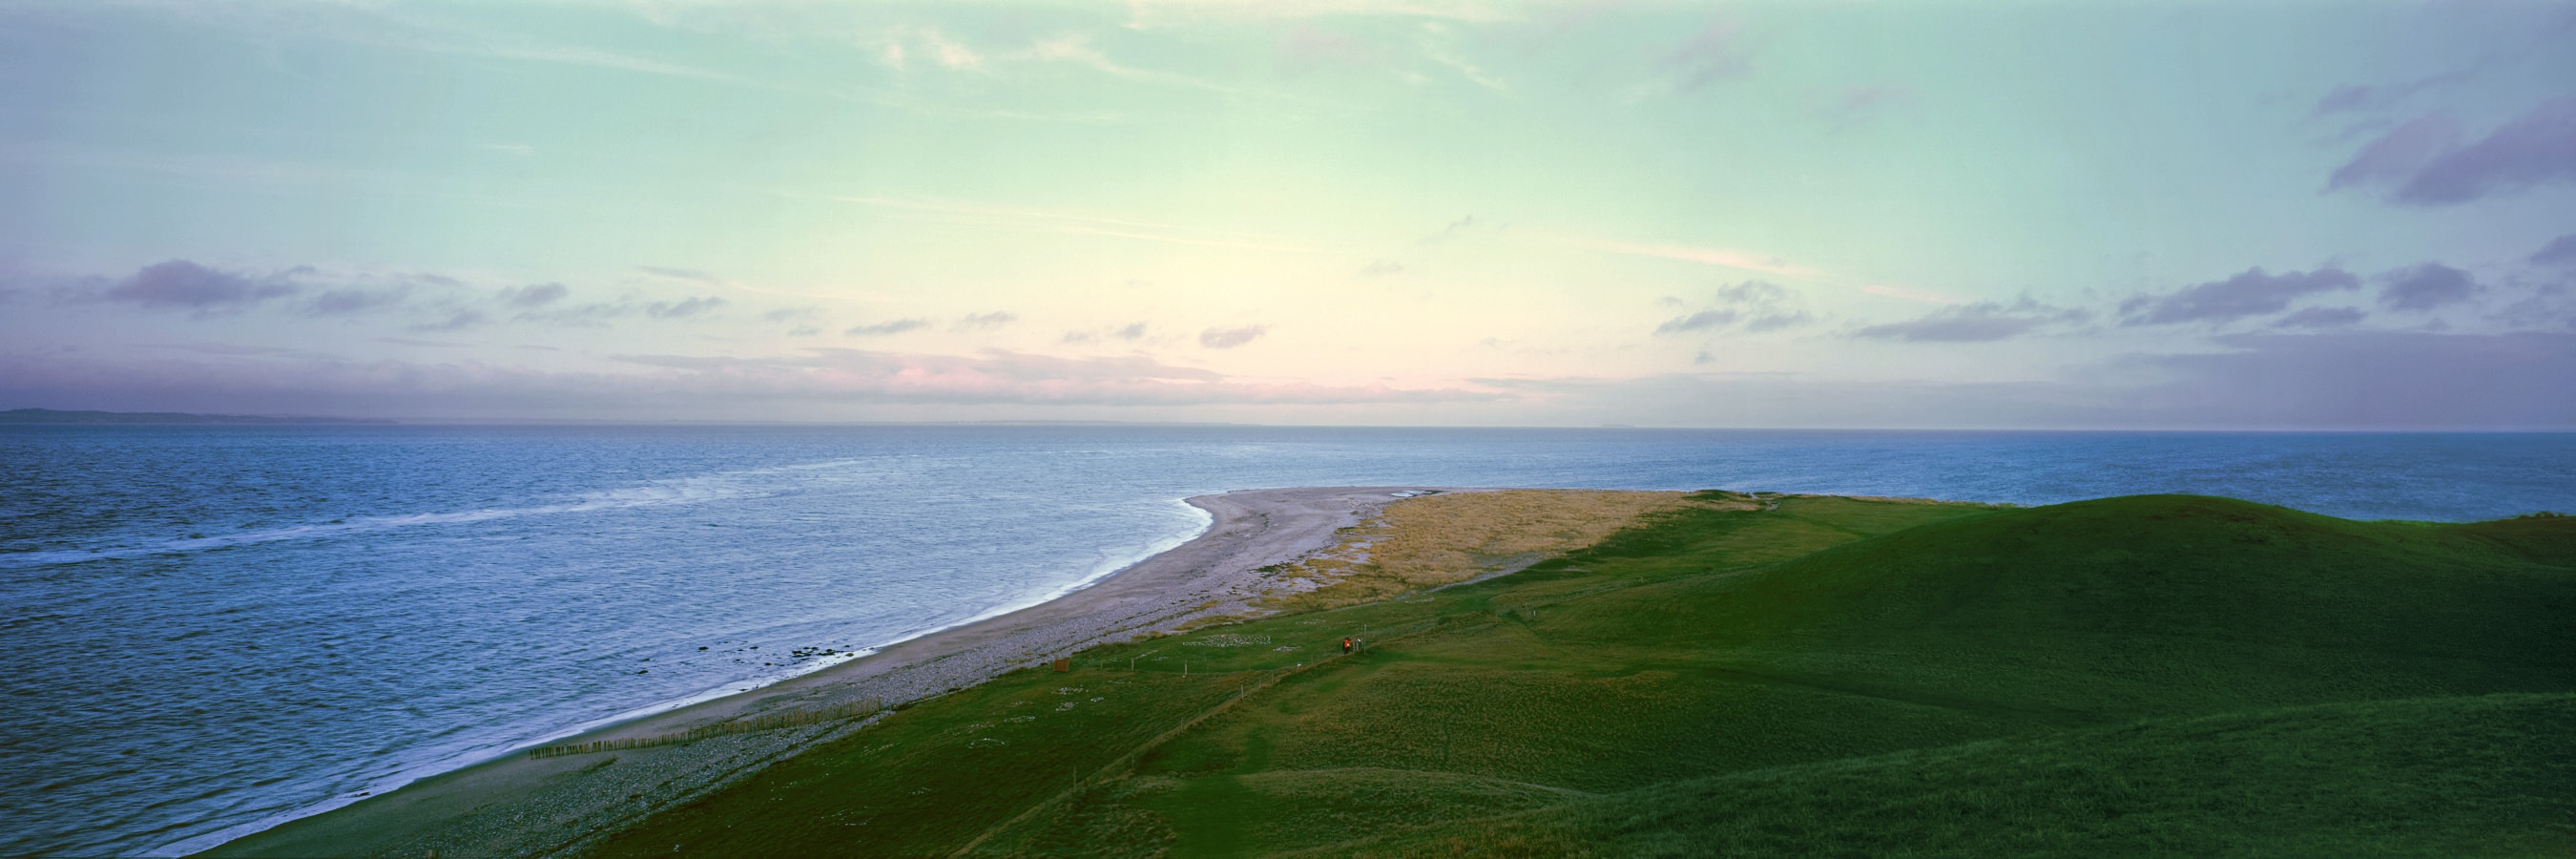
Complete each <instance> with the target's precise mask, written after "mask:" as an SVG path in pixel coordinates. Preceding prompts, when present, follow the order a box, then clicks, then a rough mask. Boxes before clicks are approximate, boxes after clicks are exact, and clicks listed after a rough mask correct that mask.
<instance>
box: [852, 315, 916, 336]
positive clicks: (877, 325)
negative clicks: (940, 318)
mask: <svg viewBox="0 0 2576 859" xmlns="http://www.w3.org/2000/svg"><path fill="white" fill-rule="evenodd" d="M929 326H930V320H927V319H892V320H887V321H885V322H873V323H869V324H866V325H853V326H850V327H849V328H848V329H847V330H844V331H842V332H841V333H843V334H848V335H851V336H853V337H878V336H883V335H887V334H901V333H903V332H906V331H914V330H919V329H922V328H927V327H929Z"/></svg>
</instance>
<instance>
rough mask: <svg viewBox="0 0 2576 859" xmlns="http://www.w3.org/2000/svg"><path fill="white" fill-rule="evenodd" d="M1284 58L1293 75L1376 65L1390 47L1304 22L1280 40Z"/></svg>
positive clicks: (1380, 61)
mask: <svg viewBox="0 0 2576 859" xmlns="http://www.w3.org/2000/svg"><path fill="white" fill-rule="evenodd" d="M1279 54H1280V58H1281V60H1282V61H1283V62H1284V64H1285V65H1286V66H1287V69H1288V71H1289V73H1290V74H1302V73H1305V72H1308V71H1312V70H1314V69H1316V68H1319V67H1323V66H1374V65H1379V64H1381V63H1384V62H1385V61H1386V56H1387V54H1386V50H1385V49H1384V48H1381V47H1378V46H1377V45H1376V44H1373V43H1371V42H1369V41H1367V40H1365V39H1361V38H1359V37H1357V36H1352V35H1350V34H1347V33H1341V32H1336V31H1333V30H1327V29H1324V28H1322V27H1317V26H1314V25H1312V24H1304V23H1300V24H1297V25H1296V26H1293V27H1290V28H1288V33H1287V35H1286V36H1284V37H1282V38H1281V39H1280V42H1279Z"/></svg>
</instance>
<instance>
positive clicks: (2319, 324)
mask: <svg viewBox="0 0 2576 859" xmlns="http://www.w3.org/2000/svg"><path fill="white" fill-rule="evenodd" d="M2366 315H2368V314H2365V313H2363V312H2361V310H2360V309H2359V308H2352V307H2310V308H2306V309H2303V310H2300V311H2299V312H2297V313H2292V314H2290V315H2288V316H2283V317H2281V318H2279V319H2275V320H2272V327H2274V328H2341V327H2344V326H2346V325H2351V324H2353V323H2356V322H2360V321H2361V320H2362V317H2364V316H2366Z"/></svg>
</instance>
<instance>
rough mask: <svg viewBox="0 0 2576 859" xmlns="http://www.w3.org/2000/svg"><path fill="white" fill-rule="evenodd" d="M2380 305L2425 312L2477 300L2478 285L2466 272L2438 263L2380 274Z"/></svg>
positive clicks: (2393, 308)
mask: <svg viewBox="0 0 2576 859" xmlns="http://www.w3.org/2000/svg"><path fill="white" fill-rule="evenodd" d="M2378 280H2379V281H2380V283H2381V284H2383V285H2382V286H2381V287H2380V290H2379V305H2380V306H2381V307H2385V308H2388V309H2390V310H2407V311H2418V312H2421V311H2426V310H2435V309H2439V308H2441V307H2444V306H2447V305H2452V304H2458V303H2460V302H2463V301H2467V300H2469V299H2471V298H2475V297H2477V294H2478V283H2477V280H2476V279H2474V278H2471V277H2470V276H2469V273H2468V272H2465V271H2461V270H2459V269H2456V268H2452V267H2450V266H2447V265H2443V264H2441V263H2434V262H2428V263H2422V264H2420V265H2415V266H2410V267H2407V268H2402V269H2398V270H2396V271H2391V272H2387V273H2385V274H2381V275H2380V276H2379V278H2378Z"/></svg>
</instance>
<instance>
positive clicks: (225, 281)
mask: <svg viewBox="0 0 2576 859" xmlns="http://www.w3.org/2000/svg"><path fill="white" fill-rule="evenodd" d="M293 292H295V286H294V285H293V284H290V283H285V282H283V279H282V278H277V277H271V278H267V279H262V280H252V279H250V278H248V277H244V276H242V275H238V274H234V273H232V272H227V271H219V270H216V269H211V268H207V267H205V266H202V265H198V264H196V263H193V262H189V261H187V260H183V259H174V260H170V261H168V262H163V263H155V264H153V265H149V266H145V267H143V269H142V270H140V271H137V272H135V273H134V274H133V275H131V276H128V277H126V278H125V279H124V280H121V281H118V282H117V283H116V285H115V286H111V287H109V288H108V289H107V291H105V292H103V293H100V297H101V298H103V299H106V300H108V301H117V302H124V303H127V304H138V305H143V306H147V307H185V308H189V309H192V310H196V311H199V312H200V313H204V312H210V311H216V310H231V309H238V308H243V307H248V306H251V305H254V304H258V303H260V302H262V301H266V300H268V299H271V298H276V297H278V296H281V295H288V294H291V293H293Z"/></svg>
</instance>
